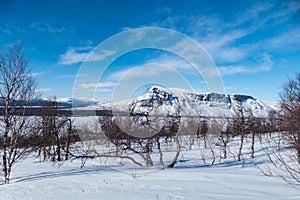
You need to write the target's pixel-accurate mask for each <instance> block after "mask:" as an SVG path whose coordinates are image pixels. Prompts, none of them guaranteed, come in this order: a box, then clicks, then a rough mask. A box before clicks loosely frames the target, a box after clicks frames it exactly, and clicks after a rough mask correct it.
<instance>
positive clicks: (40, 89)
mask: <svg viewBox="0 0 300 200" xmlns="http://www.w3.org/2000/svg"><path fill="white" fill-rule="evenodd" d="M52 90H53V89H52V88H38V89H36V90H35V92H37V93H43V92H49V91H52Z"/></svg>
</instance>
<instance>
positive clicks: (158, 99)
mask: <svg viewBox="0 0 300 200" xmlns="http://www.w3.org/2000/svg"><path fill="white" fill-rule="evenodd" d="M241 106H242V108H243V111H244V113H245V114H246V115H247V114H250V113H252V114H253V115H254V116H255V117H264V118H267V117H268V116H269V114H270V113H276V112H277V111H276V110H275V109H274V107H272V106H270V105H268V104H267V103H265V102H263V101H261V100H258V99H255V98H253V97H251V96H248V95H240V94H217V93H195V92H190V91H187V90H183V89H174V88H173V89H165V88H161V87H159V86H152V87H151V88H150V89H149V91H148V92H147V93H146V94H144V95H142V96H139V97H137V98H135V99H131V100H128V101H122V102H111V103H106V104H103V105H101V108H100V109H107V110H110V109H112V110H113V111H116V112H128V113H129V114H130V115H142V114H146V115H154V116H155V115H157V116H181V117H199V116H202V117H231V116H233V115H234V113H235V112H236V111H237V110H238V109H239V108H240V107H241Z"/></svg>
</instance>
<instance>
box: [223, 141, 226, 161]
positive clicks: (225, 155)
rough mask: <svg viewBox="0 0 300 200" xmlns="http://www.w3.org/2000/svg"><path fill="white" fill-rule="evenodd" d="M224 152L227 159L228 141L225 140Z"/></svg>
mask: <svg viewBox="0 0 300 200" xmlns="http://www.w3.org/2000/svg"><path fill="white" fill-rule="evenodd" d="M223 154H224V159H227V142H224V150H223Z"/></svg>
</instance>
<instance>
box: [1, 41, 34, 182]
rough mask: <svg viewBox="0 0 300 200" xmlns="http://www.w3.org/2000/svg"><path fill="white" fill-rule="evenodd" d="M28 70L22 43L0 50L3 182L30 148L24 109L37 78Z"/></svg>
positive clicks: (32, 94) (29, 129) (28, 126)
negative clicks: (2, 104) (0, 51)
mask: <svg viewBox="0 0 300 200" xmlns="http://www.w3.org/2000/svg"><path fill="white" fill-rule="evenodd" d="M30 73H31V72H30V69H29V67H28V60H27V59H26V58H25V55H24V51H23V48H22V45H21V44H14V45H13V46H12V47H10V48H8V51H7V52H6V53H1V54H0V95H1V98H2V101H3V103H4V106H3V108H2V116H3V117H1V125H2V126H3V128H2V130H1V131H2V135H1V136H2V138H3V146H2V165H3V175H4V179H5V183H6V184H8V183H9V180H10V173H11V169H12V167H13V165H14V164H15V163H16V162H18V161H19V160H20V159H22V158H24V156H26V155H28V153H29V152H30V149H31V145H30V142H29V141H28V140H26V137H27V138H28V137H29V136H30V134H32V124H31V123H32V121H31V120H30V119H31V118H30V117H29V116H27V114H26V113H27V110H28V109H30V106H29V101H30V100H31V99H32V98H34V97H35V89H36V82H35V80H34V79H33V77H32V76H31V75H30ZM21 142H22V144H21Z"/></svg>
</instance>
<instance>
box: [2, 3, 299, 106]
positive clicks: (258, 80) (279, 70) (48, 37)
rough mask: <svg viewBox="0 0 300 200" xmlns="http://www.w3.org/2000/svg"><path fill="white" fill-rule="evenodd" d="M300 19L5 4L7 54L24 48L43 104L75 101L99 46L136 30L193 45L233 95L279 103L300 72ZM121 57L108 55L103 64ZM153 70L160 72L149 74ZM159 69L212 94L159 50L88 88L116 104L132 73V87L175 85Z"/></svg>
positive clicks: (294, 12) (202, 8)
mask: <svg viewBox="0 0 300 200" xmlns="http://www.w3.org/2000/svg"><path fill="white" fill-rule="evenodd" d="M299 19H300V3H299V2H298V1H297V0H295V1H282V0H279V1H226V0H225V1H201V0H199V1H165V0H156V1H150V0H149V1H132V0H128V1H121V0H120V1H116V0H110V1H88V0H85V1H32V0H28V1H21V0H19V1H17V0H1V1H0V50H1V51H3V50H5V49H6V48H7V47H8V46H9V45H10V44H11V43H13V42H22V43H23V46H24V48H25V52H26V56H27V57H28V58H29V60H30V66H31V68H32V70H33V76H34V77H35V78H36V79H37V80H38V82H39V86H40V91H42V92H43V93H42V96H43V97H51V96H54V95H55V96H57V97H58V98H63V97H72V92H73V86H74V81H75V77H76V75H78V71H79V69H80V66H81V64H82V62H83V61H84V60H85V59H86V56H87V55H88V54H89V53H90V51H92V50H93V48H94V47H96V46H97V45H98V44H99V43H101V42H103V41H105V40H106V39H107V38H109V37H111V36H113V35H116V34H118V33H120V32H122V31H127V30H132V29H135V28H141V27H149V26H151V27H162V28H168V29H174V30H176V31H178V32H181V33H183V34H185V35H187V36H189V37H191V38H193V39H194V40H195V41H197V42H198V43H199V44H200V45H201V46H202V47H203V48H204V49H205V50H206V51H207V53H208V54H209V55H210V57H211V58H212V60H213V61H214V63H215V64H216V66H217V69H218V70H219V71H220V73H221V75H222V80H223V82H224V87H225V90H226V92H227V93H240V94H249V95H252V96H254V97H255V98H258V99H262V100H265V101H278V99H279V98H278V92H279V91H280V87H281V85H282V84H283V82H284V81H286V80H287V78H288V76H290V77H293V75H294V74H295V72H297V71H300V70H299V63H300V56H299V55H300V26H299V25H300V21H299ZM113 53H114V51H113V50H111V51H106V52H104V53H103V55H102V57H98V58H99V59H102V58H103V56H110V55H111V54H113ZM151 63H156V64H158V65H153V64H152V65H151V66H149V64H151ZM159 64H161V65H164V66H170V67H171V68H172V70H173V72H174V71H175V72H176V73H179V74H180V75H182V76H183V77H184V79H186V80H188V81H189V83H190V84H191V86H192V88H193V89H194V90H195V91H200V92H201V91H204V92H207V87H206V85H205V82H204V81H203V79H202V78H201V76H199V74H198V75H197V74H195V72H194V71H193V69H192V68H191V67H189V66H188V65H189V64H188V63H186V62H185V61H184V60H182V59H180V58H178V56H176V55H174V54H172V53H169V52H164V51H159V50H155V49H144V50H138V51H133V52H130V53H128V54H126V55H123V56H121V57H120V58H118V59H117V60H116V61H115V62H113V63H112V64H111V65H110V66H109V67H108V68H107V70H106V71H105V73H104V75H103V76H102V77H99V81H98V82H95V83H94V84H93V83H91V84H85V85H81V87H83V89H86V90H89V89H94V88H95V85H96V86H97V94H96V95H95V96H96V97H97V98H103V99H106V100H109V99H111V95H112V92H113V91H114V87H115V86H116V83H117V82H118V81H119V79H120V78H121V77H122V75H124V74H126V73H128V72H131V78H132V80H131V81H132V82H134V80H135V77H134V76H136V77H137V76H139V75H143V77H145V79H146V77H147V76H157V77H158V78H159V77H161V78H162V79H163V78H164V77H171V75H170V71H171V70H161V69H162V68H161V67H160V66H159ZM150 67H151V70H149V68H150ZM134 69H135V71H134V73H133V71H132V70H134ZM153 72H158V73H153ZM86 78H87V79H88V77H86ZM174 79H175V78H173V79H172V80H173V81H174ZM129 81H130V80H129ZM158 84H159V83H158ZM168 86H169V87H180V82H179V81H177V82H176V79H175V81H174V83H173V82H172V81H170V84H169V85H168ZM137 88H139V86H137ZM141 88H142V89H141V90H143V88H145V86H141ZM131 92H132V91H131Z"/></svg>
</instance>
